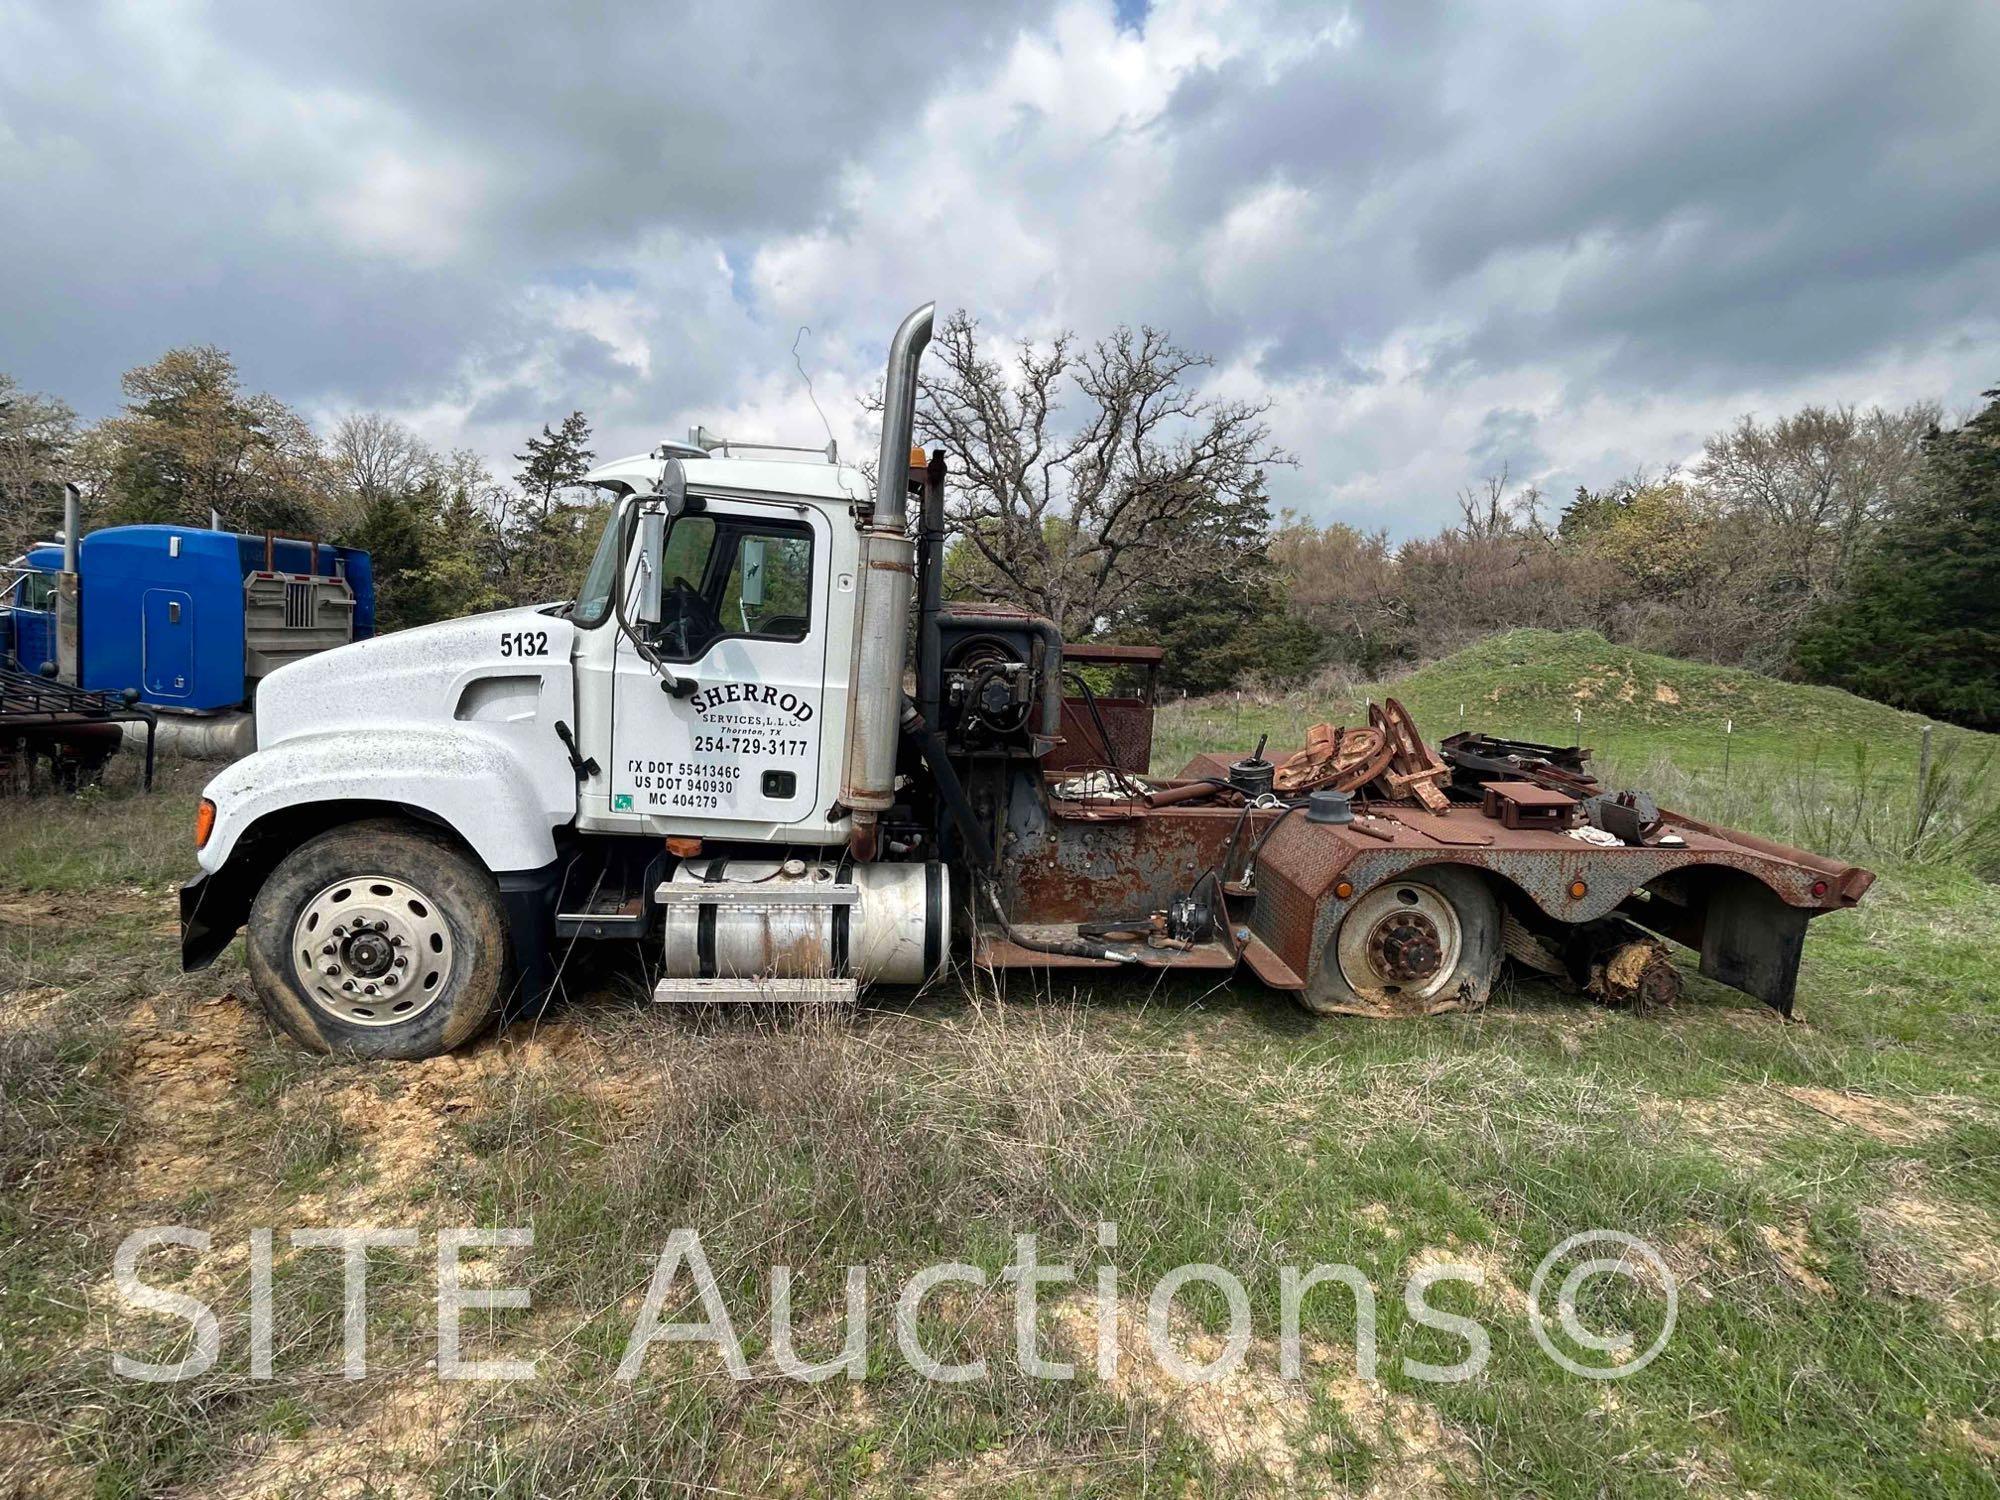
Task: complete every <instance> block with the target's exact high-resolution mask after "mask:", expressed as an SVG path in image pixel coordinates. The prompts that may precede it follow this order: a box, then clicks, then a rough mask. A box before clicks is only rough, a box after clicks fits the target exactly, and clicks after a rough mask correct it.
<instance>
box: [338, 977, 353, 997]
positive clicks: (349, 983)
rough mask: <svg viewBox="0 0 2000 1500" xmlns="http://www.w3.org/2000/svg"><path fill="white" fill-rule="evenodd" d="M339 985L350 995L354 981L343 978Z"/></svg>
mask: <svg viewBox="0 0 2000 1500" xmlns="http://www.w3.org/2000/svg"><path fill="white" fill-rule="evenodd" d="M340 987H341V988H342V989H344V990H346V991H347V992H348V993H349V994H350V995H351V994H353V993H354V981H353V980H351V979H347V980H343V981H342V982H341V986H340Z"/></svg>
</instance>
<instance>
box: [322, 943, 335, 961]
mask: <svg viewBox="0 0 2000 1500" xmlns="http://www.w3.org/2000/svg"><path fill="white" fill-rule="evenodd" d="M319 951H320V952H322V953H324V954H325V955H326V956H327V957H328V958H332V957H333V955H334V954H336V953H338V952H339V951H340V944H338V943H328V944H327V945H326V946H325V947H324V948H322V949H320V950H319Z"/></svg>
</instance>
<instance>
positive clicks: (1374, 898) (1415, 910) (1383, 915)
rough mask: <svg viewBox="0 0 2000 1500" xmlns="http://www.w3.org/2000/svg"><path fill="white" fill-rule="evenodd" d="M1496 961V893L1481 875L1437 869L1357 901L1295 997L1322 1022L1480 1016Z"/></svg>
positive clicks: (1382, 887)
mask: <svg viewBox="0 0 2000 1500" xmlns="http://www.w3.org/2000/svg"><path fill="white" fill-rule="evenodd" d="M1500 957H1501V947H1500V904H1499V902H1498V901H1496V900H1495V899H1494V896H1493V889H1492V887H1491V886H1489V885H1488V884H1487V882H1486V881H1485V879H1484V878H1483V877H1482V876H1480V875H1479V873H1478V872H1477V871H1474V870H1467V869H1463V868H1460V867H1459V866H1456V865H1439V866H1434V867H1433V868H1430V869H1425V870H1417V871H1414V872H1412V873H1411V874H1409V875H1407V876H1403V877H1399V878H1397V879H1393V880H1385V881H1383V882H1382V883H1381V884H1380V885H1378V886H1376V887H1374V888H1373V889H1372V890H1369V891H1366V892H1364V893H1363V894H1362V895H1360V896H1358V897H1356V898H1355V900H1354V902H1353V904H1352V905H1351V906H1350V907H1349V908H1348V910H1347V912H1346V913H1345V915H1343V916H1342V917H1341V920H1340V925H1339V926H1337V927H1336V928H1335V929H1334V931H1333V934H1332V935H1331V936H1330V937H1329V938H1328V939H1327V941H1326V948H1325V950H1324V951H1323V952H1322V953H1321V954H1320V957H1319V966H1318V967H1317V968H1316V969H1315V970H1314V971H1313V975H1312V977H1311V979H1310V980H1308V981H1307V984H1306V988H1305V990H1304V991H1303V992H1302V993H1301V994H1300V996H1299V1000H1300V1002H1301V1003H1302V1004H1303V1005H1304V1006H1305V1008H1306V1009H1307V1010H1309V1011H1312V1012H1313V1013H1314V1014H1315V1015H1322V1016H1377V1017H1392V1016H1423V1015H1439V1014H1442V1013H1444V1012H1446V1011H1455V1010H1478V1009H1479V1008H1480V1007H1481V1006H1483V1005H1485V1004H1486V997H1487V994H1488V993H1489V992H1490V991H1491V990H1492V988H1493V980H1494V978H1495V977H1496V976H1497V975H1498V974H1499V972H1500Z"/></svg>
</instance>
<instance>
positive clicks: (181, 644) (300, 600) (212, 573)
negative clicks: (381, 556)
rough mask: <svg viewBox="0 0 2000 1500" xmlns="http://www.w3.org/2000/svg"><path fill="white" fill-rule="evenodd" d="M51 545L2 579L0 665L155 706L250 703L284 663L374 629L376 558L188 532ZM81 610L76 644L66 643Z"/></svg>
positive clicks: (105, 533) (122, 533)
mask: <svg viewBox="0 0 2000 1500" xmlns="http://www.w3.org/2000/svg"><path fill="white" fill-rule="evenodd" d="M75 552H76V559H75V564H74V568H75V574H76V576H75V579H74V581H73V583H72V582H71V581H70V580H69V579H68V578H67V576H66V572H65V567H64V548H63V545H62V544H61V543H57V542H46V543H42V544H40V545H38V546H35V547H32V548H30V549H29V550H28V552H27V553H26V554H25V555H24V556H22V557H20V558H17V559H15V560H14V562H13V563H12V564H11V566H9V567H8V569H7V576H6V577H5V579H4V580H0V659H4V660H5V661H6V663H7V664H8V665H10V666H12V667H14V668H16V669H17V670H20V671H24V672H28V673H33V674H38V675H41V676H44V677H55V678H59V679H61V680H63V681H67V682H70V683H72V684H73V685H75V686H77V687H80V688H83V689H86V690H88V691H91V692H97V693H104V694H109V695H114V696H118V695H124V694H126V693H127V692H128V690H129V691H130V692H131V693H134V694H136V701H137V702H139V703H143V704H147V705H151V706H152V707H154V708H158V709H168V710H181V711H184V712H189V713H196V714H222V713H226V712H228V711H230V710H235V709H247V708H249V707H251V706H252V704H253V702H254V699H255V695H256V690H257V684H258V683H259V682H260V681H261V680H262V679H263V678H265V677H268V676H269V675H270V674H271V673H272V672H274V671H276V670H277V669H278V668H279V667H281V666H283V665H284V664H285V663H286V662H289V661H296V660H298V659H299V658H300V657H303V656H309V655H311V654H313V653H314V652H317V651H324V650H327V649H329V648H331V647H334V646H344V645H346V644H347V643H348V642H349V641H357V640H364V639H366V638H367V637H368V636H371V635H373V634H374V633H375V587H374V577H373V574H372V572H371V570H370V567H369V561H368V554H367V553H366V552H362V551H359V550H357V549H355V548H352V547H336V546H332V545H330V544H328V543H325V542H316V541H310V540H306V539H303V538H294V537H284V536H278V535H275V534H272V533H264V534H260V535H246V534H241V533H236V532H227V531H205V530H202V529H200V528H198V527H192V526H111V527H106V528H105V529H103V530H100V531H93V532H91V533H90V534H89V535H88V536H85V537H83V538H82V539H81V541H80V542H79V543H78V544H77V545H76V548H75ZM71 597H73V598H74V599H75V601H76V603H75V617H76V618H75V627H74V643H73V645H70V644H69V643H67V642H66V641H65V639H64V636H65V633H66V632H65V624H64V616H65V614H66V612H67V609H66V600H67V599H68V598H71Z"/></svg>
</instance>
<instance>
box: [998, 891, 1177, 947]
mask: <svg viewBox="0 0 2000 1500" xmlns="http://www.w3.org/2000/svg"><path fill="white" fill-rule="evenodd" d="M985 891H986V904H987V905H988V906H990V907H991V908H992V909H993V919H994V920H995V921H996V922H998V923H999V924H1000V930H1001V931H1002V932H1004V933H1006V934H1007V941H1008V942H1010V943H1012V944H1013V945H1014V946H1015V947H1016V948H1026V949H1027V950H1028V951H1029V952H1030V953H1052V954H1056V955H1057V956H1059V957H1063V958H1100V959H1103V960H1105V961H1106V962H1108V963H1114V964H1136V963H1137V962H1138V961H1139V955H1138V954H1136V953H1133V952H1131V951H1130V950H1128V949H1124V948H1113V947H1110V946H1109V945H1108V944H1105V943H1094V942H1092V941H1091V940H1090V939H1088V938H1080V937H1078V938H1032V937H1028V936H1027V935H1025V934H1024V933H1022V932H1021V930H1020V929H1019V928H1017V927H1015V926H1014V924H1013V923H1011V922H1009V921H1008V920H1007V913H1006V912H1004V911H1002V910H1001V909H1000V897H999V896H998V895H997V894H995V892H994V890H993V887H992V886H991V885H988V886H986V887H985Z"/></svg>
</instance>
